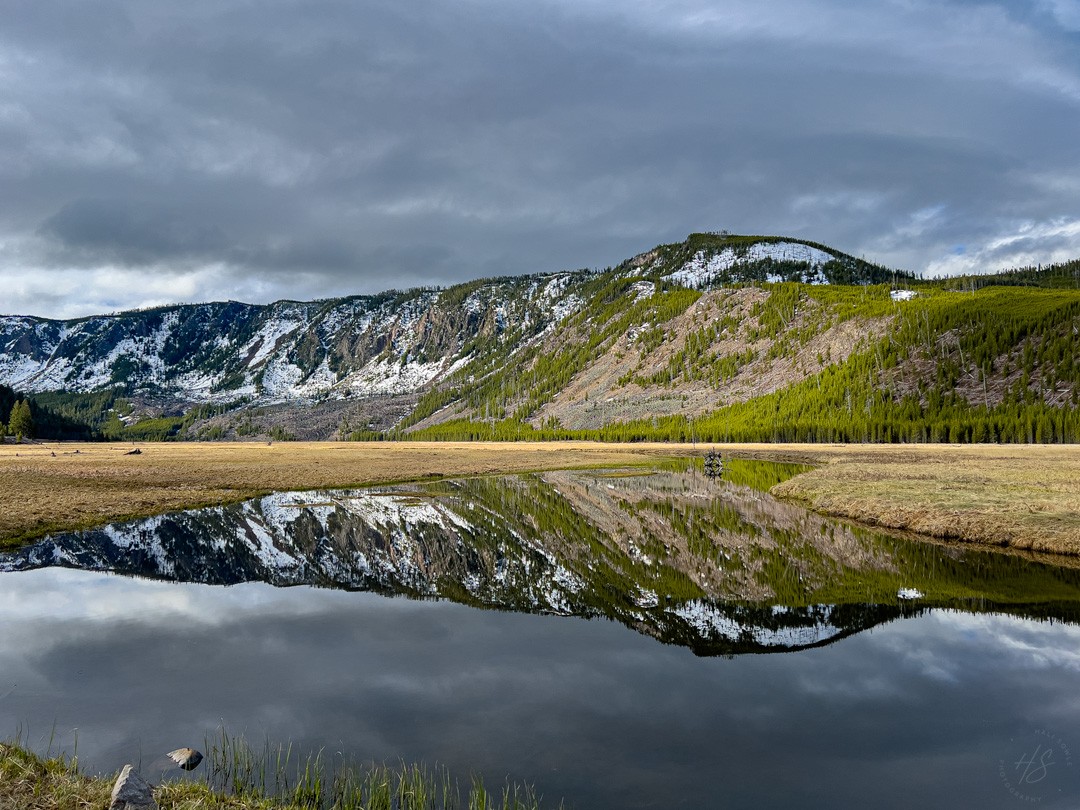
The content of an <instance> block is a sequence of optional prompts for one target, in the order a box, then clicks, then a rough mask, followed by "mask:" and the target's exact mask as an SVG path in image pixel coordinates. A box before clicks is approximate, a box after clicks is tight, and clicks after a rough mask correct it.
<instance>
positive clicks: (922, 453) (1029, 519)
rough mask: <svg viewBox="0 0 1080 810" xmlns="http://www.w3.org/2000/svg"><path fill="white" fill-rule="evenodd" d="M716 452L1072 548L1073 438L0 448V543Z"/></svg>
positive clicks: (1079, 548)
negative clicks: (340, 491) (264, 498)
mask: <svg viewBox="0 0 1080 810" xmlns="http://www.w3.org/2000/svg"><path fill="white" fill-rule="evenodd" d="M710 446H711V447H717V448H719V449H720V450H721V451H722V452H723V453H724V454H727V455H736V456H743V457H755V458H765V459H771V460H780V461H802V462H808V463H812V464H816V465H819V466H818V467H817V469H814V470H812V471H810V472H806V473H803V474H801V475H798V476H796V477H795V478H792V479H791V480H789V481H787V482H785V483H783V484H781V485H779V486H778V487H776V488H774V490H773V492H774V494H777V495H778V496H780V497H784V498H787V499H792V500H797V501H799V502H801V503H805V504H806V505H807V506H809V507H811V508H813V509H815V510H817V511H819V512H823V513H827V514H832V515H836V516H840V517H845V518H849V519H853V520H858V521H861V522H864V523H868V524H871V525H879V526H884V527H888V528H891V529H900V530H905V531H911V532H917V533H921V534H926V535H931V536H934V537H939V538H949V539H955V540H961V541H967V542H975V543H986V544H992V545H1002V546H1012V547H1016V548H1022V549H1032V550H1038V551H1046V552H1053V553H1059V554H1061V553H1065V554H1074V555H1075V554H1080V446H1077V445H964V446H956V445H878V444H864V445H825V444H741V445H709V446H706V445H701V444H699V445H696V446H691V445H686V444H683V445H679V444H644V443H643V444H599V443H590V442H536V443H517V444H514V443H483V442H477V443H453V442H431V443H421V442H404V443H400V444H398V443H389V442H377V443H352V442H341V443H337V442H333V443H305V442H287V443H285V442H278V443H275V444H273V445H266V444H256V443H202V444H200V443H161V444H142V445H140V446H139V449H140V450H141V451H142V452H141V453H140V454H139V455H125V454H126V453H127V452H128V451H130V450H131V449H132V445H108V444H48V445H33V446H27V445H20V446H16V445H3V446H0V492H3V493H4V509H3V510H0V544H4V543H7V544H9V545H11V544H16V543H19V542H22V541H24V540H26V539H30V538H33V537H36V536H40V535H42V534H45V533H47V532H50V531H61V530H72V529H80V528H87V527H90V526H95V525H101V524H104V523H107V522H110V521H116V520H122V519H127V518H133V517H144V516H149V515H153V514H158V513H161V512H165V511H170V510H175V509H183V508H189V507H196V506H203V505H211V504H222V503H229V502H234V501H237V500H242V499H245V498H249V497H255V496H257V495H260V494H265V493H268V492H271V491H275V490H303V489H316V488H335V487H351V486H362V485H371V484H379V483H388V482H392V481H404V480H417V479H423V478H428V477H435V476H467V475H480V474H491V473H511V472H520V471H524V470H537V469H559V468H566V467H582V466H606V465H613V466H614V465H625V464H639V463H644V462H648V461H650V460H651V459H656V458H661V457H670V456H687V455H691V454H699V455H700V454H702V453H703V452H704V451H705V449H706V448H707V447H710Z"/></svg>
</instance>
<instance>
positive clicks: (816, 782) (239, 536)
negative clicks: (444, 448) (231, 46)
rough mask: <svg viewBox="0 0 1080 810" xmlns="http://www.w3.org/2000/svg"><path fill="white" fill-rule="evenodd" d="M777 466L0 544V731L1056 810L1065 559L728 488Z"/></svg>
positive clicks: (1068, 577) (1073, 652)
mask: <svg viewBox="0 0 1080 810" xmlns="http://www.w3.org/2000/svg"><path fill="white" fill-rule="evenodd" d="M787 472H790V471H789V470H784V469H782V468H779V467H777V466H775V465H750V464H746V465H735V466H733V467H732V468H730V469H729V472H728V473H727V476H726V480H724V481H715V480H710V479H708V478H706V477H704V476H703V475H702V474H701V471H700V470H699V469H695V468H693V467H680V466H678V465H675V466H674V467H673V468H671V469H666V470H662V471H658V472H656V473H654V474H652V475H645V476H643V475H629V476H627V475H621V474H607V473H600V472H595V471H592V472H556V473H543V474H536V475H528V476H517V477H509V478H485V479H474V480H468V481H458V482H440V483H437V484H433V485H428V486H406V487H395V488H392V489H382V490H377V491H357V492H347V493H341V492H333V493H330V492H326V493H288V494H283V495H277V496H271V497H270V498H266V499H262V500H261V501H255V502H252V503H249V504H244V505H240V506H236V507H230V508H224V509H212V510H202V511H199V512H191V513H185V514H182V515H173V516H168V517H165V518H158V519H154V520H151V521H145V522H142V523H138V524H129V525H124V526H116V527H110V528H109V529H108V530H105V531H99V532H88V533H83V534H81V535H74V536H66V537H56V538H52V539H50V540H47V541H45V542H43V543H40V544H38V545H37V546H34V547H31V548H28V549H24V550H22V551H20V552H18V553H14V554H7V555H2V556H0V571H3V573H0V615H2V617H3V620H2V623H0V736H14V735H15V733H16V731H17V730H18V729H19V728H20V727H21V728H22V729H23V736H24V739H26V740H27V741H28V742H29V743H30V744H32V745H33V746H35V747H38V748H41V749H43V748H44V747H45V746H46V745H47V744H48V738H49V737H50V736H54V737H55V739H56V742H55V743H54V747H56V746H57V745H62V746H64V747H66V748H67V749H68V751H69V752H70V751H71V749H72V748H73V746H74V741H75V738H76V737H77V741H78V743H77V744H78V754H79V758H80V761H81V762H82V763H83V765H84V766H85V767H87V768H88V769H90V770H97V769H101V770H111V769H114V768H116V767H118V766H119V765H121V764H123V763H124V762H127V761H139V760H141V762H142V765H143V766H144V768H145V769H146V770H147V771H149V772H151V773H152V772H153V768H154V767H155V766H156V767H158V768H160V767H162V766H163V763H162V764H158V763H160V755H161V753H162V752H164V751H168V750H170V749H171V748H174V747H177V746H180V745H188V744H195V745H201V744H202V742H203V740H204V739H205V738H206V737H207V736H213V735H214V734H215V733H216V731H217V730H218V729H219V728H221V727H222V726H224V727H225V728H226V729H227V730H228V731H229V732H230V733H234V734H244V735H246V736H247V737H248V738H249V739H251V740H253V741H256V742H261V741H262V740H263V739H265V738H267V737H268V738H270V739H271V740H274V741H291V742H292V743H293V746H294V748H300V749H304V750H308V749H311V750H318V749H325V750H326V751H327V752H330V753H335V752H339V751H340V752H345V753H348V754H349V755H351V756H354V757H356V758H357V759H361V760H365V759H375V760H378V761H383V760H386V761H390V762H394V761H397V760H399V759H404V760H407V761H414V760H415V761H426V762H429V763H435V762H438V763H442V764H446V765H448V766H449V767H450V768H451V770H452V771H453V772H455V773H456V774H457V775H458V776H460V777H462V778H467V777H468V774H469V773H470V771H471V770H476V771H478V772H480V773H482V774H483V775H484V777H485V779H486V781H487V782H488V784H489V786H492V785H494V784H499V783H501V782H502V781H503V780H504V779H506V778H509V779H511V780H516V781H528V782H531V783H533V784H535V785H536V786H537V787H538V789H539V790H540V791H541V792H542V793H543V794H544V795H545V797H546V798H547V799H548V800H550V805H551V806H554V805H555V804H556V803H557V800H558V799H560V798H562V799H565V800H566V802H567V804H568V805H569V806H573V807H577V808H633V807H687V808H712V807H718V808H719V807H725V808H730V807H792V806H799V807H830V808H831V807H869V806H873V807H898V808H899V807H904V808H908V807H913V806H925V807H950V808H951V807H966V806H970V807H1023V806H1030V805H1031V804H1032V803H1037V804H1038V806H1044V807H1070V808H1072V807H1077V806H1080V762H1077V761H1075V760H1080V688H1078V687H1080V572H1078V571H1077V570H1075V569H1072V568H1067V567H1059V566H1056V565H1053V564H1049V563H1046V562H1040V561H1036V560H1032V559H1026V558H1023V557H1020V556H1008V555H1003V554H991V553H986V552H976V551H971V550H966V551H959V550H956V549H953V548H948V547H943V546H934V545H928V544H920V543H911V542H908V541H904V540H900V539H896V538H890V537H883V536H878V535H874V534H871V533H867V532H862V531H855V530H852V529H851V528H848V527H845V526H843V525H841V524H836V523H833V522H830V521H827V520H824V519H822V518H820V517H818V516H815V515H812V514H809V513H807V512H805V511H803V510H800V509H798V508H795V507H792V506H789V505H785V504H780V503H777V502H776V501H774V500H773V499H771V498H770V497H769V496H767V495H765V494H763V493H762V492H761V491H760V490H759V489H755V488H754V487H755V486H757V487H761V486H766V485H768V484H769V483H770V482H771V481H773V480H775V479H776V478H778V477H779V476H781V475H783V474H785V473H787ZM750 485H754V486H750ZM223 586H228V587H223ZM282 586H293V587H282ZM901 588H915V589H917V590H919V591H920V592H921V593H922V594H923V596H922V598H919V599H916V600H902V599H899V598H898V597H897V593H898V591H899V590H900V589H901ZM388 597H391V598H388ZM417 597H420V598H417ZM480 607H485V608H496V609H477V608H480ZM5 728H6V729H7V731H3V729H5Z"/></svg>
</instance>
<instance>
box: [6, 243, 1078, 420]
mask: <svg viewBox="0 0 1080 810" xmlns="http://www.w3.org/2000/svg"><path fill="white" fill-rule="evenodd" d="M1070 273H1072V274H1073V275H1070ZM1070 278H1075V273H1073V269H1072V266H1071V265H1068V266H1058V267H1056V268H1048V269H1046V270H1042V269H1040V270H1032V271H1023V272H1020V271H1016V272H1014V273H1012V275H1011V276H1010V275H1009V274H1002V275H1001V276H995V277H980V278H979V279H978V280H976V279H960V280H951V281H937V282H928V281H920V280H917V279H915V278H914V277H913V276H911V275H910V274H906V273H901V272H898V271H893V270H889V269H887V268H883V267H880V266H877V265H874V264H870V263H868V262H865V261H863V260H861V259H857V258H855V257H853V256H850V255H847V254H844V253H841V252H839V251H836V250H833V249H831V248H828V247H826V246H824V245H820V244H817V243H812V242H806V241H801V240H796V239H785V238H780V237H753V236H732V235H729V234H692V235H691V236H690V237H688V238H687V239H686V240H685V241H683V242H680V243H677V244H672V245H662V246H659V247H657V248H654V249H653V250H650V251H648V252H646V253H643V254H641V255H639V256H636V257H634V258H632V259H629V260H627V261H625V262H623V263H622V264H620V265H618V266H616V267H613V268H608V269H607V270H604V271H587V270H580V271H574V272H563V273H551V274H543V275H534V276H515V277H506V278H497V279H486V280H480V281H474V282H470V283H467V284H460V285H457V286H454V287H451V288H448V289H438V290H437V289H421V290H411V291H407V292H396V291H391V292H387V293H384V294H381V295H374V296H353V297H348V298H340V299H331V300H326V301H316V302H307V303H302V302H288V301H285V302H278V303H275V304H271V305H267V306H255V305H249V304H240V303H235V302H228V303H212V304H195V305H184V306H171V307H162V308H158V309H152V310H145V311H137V312H125V313H119V314H115V315H109V316H98V317H92V318H82V319H77V320H71V321H53V320H46V319H40V318H32V317H25V316H5V317H0V383H5V384H7V385H9V386H12V387H14V388H18V389H20V390H22V391H26V392H29V393H32V394H33V395H34V399H35V401H36V402H37V403H38V404H39V405H41V406H47V407H50V408H52V409H53V410H55V411H57V412H58V413H61V414H64V415H67V416H69V417H78V418H81V419H84V420H86V421H90V422H92V423H94V424H95V426H96V427H97V428H98V429H99V430H102V431H103V432H104V433H105V434H106V435H111V436H117V437H119V436H124V437H130V438H140V437H141V438H164V437H168V436H181V437H190V438H196V437H201V438H232V437H243V436H263V437H266V436H271V437H277V438H290V437H298V438H329V437H333V436H339V435H340V436H353V437H365V436H373V435H375V433H376V432H386V431H390V432H391V435H395V436H410V435H413V436H428V437H433V438H481V437H482V438H531V437H560V436H571V435H573V436H581V437H588V438H605V439H606V438H611V439H637V438H686V439H689V438H698V437H700V438H703V439H704V438H712V439H724V438H730V439H739V438H741V439H748V438H766V439H793V438H801V439H808V440H819V439H827V440H886V441H889V440H893V441H895V440H930V441H934V440H941V441H978V440H985V439H987V438H992V439H996V440H1003V441H1016V440H1019V441H1047V440H1063V439H1070V438H1072V437H1075V436H1080V424H1077V423H1076V419H1075V408H1074V407H1073V406H1074V405H1075V402H1076V391H1077V390H1078V388H1080V366H1078V365H1076V364H1073V363H1072V360H1071V350H1069V348H1068V347H1069V339H1070V338H1071V334H1072V331H1071V330H1073V329H1075V328H1077V326H1078V325H1080V322H1077V307H1078V306H1080V293H1077V292H1076V291H1075V290H1072V289H1067V281H1068V280H1069V279H1070ZM1050 280H1053V282H1054V283H1049V282H1050ZM1041 282H1045V283H1041ZM991 284H994V285H997V286H991ZM1017 284H1025V285H1029V286H1026V287H1023V288H1021V287H1018V286H1015V285H1017ZM957 285H963V289H964V292H960V291H958V289H959V288H958V289H956V290H954V289H950V286H951V287H953V288H957ZM980 286H981V287H982V288H981V289H976V287H980ZM1044 287H1056V288H1057V289H1044ZM1070 414H1071V415H1070Z"/></svg>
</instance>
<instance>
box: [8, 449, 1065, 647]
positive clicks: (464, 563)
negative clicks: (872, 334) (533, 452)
mask: <svg viewBox="0 0 1080 810" xmlns="http://www.w3.org/2000/svg"><path fill="white" fill-rule="evenodd" d="M743 464H744V466H743V467H741V468H740V466H739V463H736V464H735V465H734V467H733V468H731V472H730V473H729V477H731V478H733V480H717V479H711V478H708V477H706V476H705V475H703V473H702V471H701V469H700V468H698V467H695V466H693V465H692V464H689V463H686V464H677V465H671V466H672V467H673V468H672V469H663V470H656V471H651V472H640V471H639V472H617V471H616V472H610V471H609V472H597V471H557V472H544V473H535V474H528V475H517V476H506V477H486V478H472V479H465V480H450V481H440V482H436V483H427V484H409V485H401V486H393V487H384V488H379V489H377V490H374V489H372V490H351V491H317V492H302V493H296V492H289V493H278V494H274V495H270V496H268V497H265V498H260V499H257V500H252V501H248V502H246V503H241V504H236V505H232V506H225V507H215V508H209V509H200V510H194V511H188V512H181V513H176V514H171V515H163V516H159V517H155V518H150V519H148V520H142V521H135V522H131V523H124V524H116V525H113V526H108V527H106V528H104V529H101V530H95V531H88V532H81V533H77V534H67V535H62V536H56V537H51V538H47V539H45V540H43V541H42V542H40V543H37V544H36V545H32V546H29V547H26V548H23V549H21V550H18V551H16V552H11V553H7V554H4V555H0V571H17V570H27V569H34V568H42V567H46V566H63V567H70V568H79V569H85V570H92V571H109V572H115V573H119V574H124V575H132V576H139V577H148V578H155V579H166V580H171V581H178V582H195V583H204V584H215V585H232V584H237V583H241V582H249V581H262V582H266V583H269V584H272V585H276V586H291V585H314V586H319V587H326V588H336V589H344V590H362V591H373V592H378V593H384V594H403V595H407V596H411V597H420V598H444V599H450V600H453V601H455V602H460V603H463V604H468V605H473V606H477V607H490V608H497V609H503V610H512V611H520V612H530V613H552V614H562V615H574V616H582V617H608V618H611V619H614V620H616V621H618V622H621V623H622V624H624V625H626V626H627V627H630V628H633V629H634V630H636V631H639V632H641V633H645V634H648V635H651V636H653V637H655V638H657V639H659V640H660V641H662V642H665V643H670V644H677V645H682V646H685V647H688V648H690V649H691V650H693V651H694V652H695V653H697V654H699V655H730V654H737V653H747V652H772V651H790V650H798V649H805V648H810V647H814V646H819V645H822V644H827V643H830V642H832V641H835V640H837V639H839V638H843V637H845V636H849V635H851V634H853V633H857V632H859V631H861V630H864V629H867V628H870V627H873V626H875V625H878V624H881V623H883V622H887V621H891V620H893V619H896V618H899V617H901V616H905V615H906V616H912V615H918V614H919V613H921V612H922V611H923V610H924V609H925V608H926V607H929V606H951V607H958V608H961V609H964V610H968V611H972V612H982V611H985V610H993V611H996V612H1007V613H1013V614H1016V615H1020V616H1026V617H1034V618H1055V619H1062V620H1066V621H1071V622H1075V621H1076V620H1077V617H1078V616H1080V609H1078V606H1080V572H1078V571H1077V570H1075V569H1070V568H1062V567H1059V566H1056V565H1052V564H1046V563H1042V562H1039V561H1036V560H1033V559H1028V558H1025V557H1022V556H1018V555H1006V554H1000V553H992V552H987V551H982V550H974V549H963V550H961V549H957V548H952V547H946V546H941V545H934V544H927V543H921V542H914V541H909V540H905V539H901V538H896V537H888V536H883V535H879V534H875V533H872V532H869V531H865V530H862V529H858V528H853V527H851V526H848V525H846V524H842V523H838V522H836V521H832V520H829V519H827V518H823V517H821V516H819V515H816V514H814V513H811V512H808V511H807V510H805V509H802V508H800V507H798V506H794V505H791V504H786V503H782V502H780V501H777V500H776V499H774V498H772V497H771V496H769V495H768V494H766V493H765V492H763V491H761V490H760V489H756V488H754V487H752V486H747V485H745V484H743V483H740V481H742V480H750V479H751V478H755V477H757V478H760V477H762V476H763V475H764V477H765V479H766V480H768V479H769V476H770V475H771V476H774V477H782V475H783V474H784V472H785V471H784V469H783V467H782V465H768V464H765V463H763V462H755V463H743ZM751 470H753V471H754V472H753V474H751V473H750V471H751ZM763 471H764V472H763ZM901 588H917V589H918V590H919V591H921V592H922V594H924V598H922V599H920V600H919V601H918V603H917V604H910V603H906V602H904V601H902V600H900V599H898V597H897V592H898V590H899V589H901Z"/></svg>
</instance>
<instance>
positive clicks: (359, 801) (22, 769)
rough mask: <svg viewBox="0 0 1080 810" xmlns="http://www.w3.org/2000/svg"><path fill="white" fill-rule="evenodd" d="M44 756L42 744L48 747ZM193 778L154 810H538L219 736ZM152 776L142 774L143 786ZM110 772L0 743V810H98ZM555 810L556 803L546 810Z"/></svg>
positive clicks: (517, 799) (422, 773)
mask: <svg viewBox="0 0 1080 810" xmlns="http://www.w3.org/2000/svg"><path fill="white" fill-rule="evenodd" d="M50 749H51V742H50ZM205 749H206V763H205V766H204V770H203V773H202V776H201V778H200V779H197V780H190V779H188V780H182V781H173V782H163V783H162V784H161V785H159V786H157V787H156V788H155V790H154V797H155V799H156V800H157V803H158V807H159V808H160V810H540V808H541V807H542V805H541V797H540V796H538V795H537V793H536V791H535V790H534V789H533V788H532V787H531V786H529V785H520V784H507V785H504V786H503V787H501V788H499V789H497V790H494V791H492V790H489V789H488V788H487V786H486V785H485V784H484V781H483V780H482V779H481V778H480V777H479V776H475V775H474V776H472V777H471V778H470V779H469V781H468V782H467V783H465V784H462V783H461V782H460V781H459V780H457V779H456V778H455V777H454V776H452V775H451V774H450V772H449V771H448V770H447V769H446V768H443V767H435V768H432V767H428V766H426V765H419V764H407V763H400V764H398V765H393V766H391V765H386V764H382V763H374V762H373V763H368V764H363V765H356V764H352V763H350V762H349V761H347V760H346V759H345V758H344V757H343V756H342V755H341V754H335V755H333V756H330V755H327V754H326V752H325V751H318V752H315V753H308V754H304V755H300V754H299V753H297V752H296V751H294V750H293V748H292V746H291V745H280V744H279V745H273V744H271V743H269V742H266V743H264V744H263V745H261V746H259V747H257V748H256V747H254V746H252V745H250V744H249V743H248V742H247V740H245V739H244V738H243V737H240V736H233V735H230V734H229V733H228V732H227V731H225V730H224V729H222V730H221V731H219V732H218V734H217V736H216V737H214V738H213V739H210V740H207V741H206V746H205ZM151 776H152V774H144V777H145V778H150V777H151ZM115 780H116V774H111V775H103V776H88V775H85V774H83V773H81V772H80V770H79V765H78V758H77V757H75V756H72V757H70V758H69V757H66V756H64V755H63V754H53V753H52V752H51V750H50V751H49V752H47V753H46V754H44V755H42V756H39V755H37V754H35V753H32V752H31V751H30V750H28V749H27V748H26V747H24V746H23V745H22V744H21V743H20V742H19V741H18V740H16V741H15V742H10V743H0V810H81V809H82V808H88V809H89V808H94V809H95V810H97V809H99V808H105V807H107V806H108V803H109V796H110V794H111V792H112V786H113V783H114V782H115ZM548 806H551V807H558V808H561V807H562V806H563V805H562V804H561V803H559V804H558V805H548Z"/></svg>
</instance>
